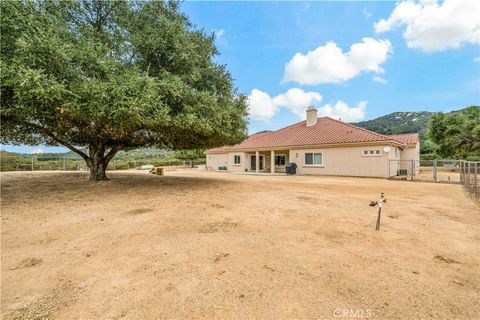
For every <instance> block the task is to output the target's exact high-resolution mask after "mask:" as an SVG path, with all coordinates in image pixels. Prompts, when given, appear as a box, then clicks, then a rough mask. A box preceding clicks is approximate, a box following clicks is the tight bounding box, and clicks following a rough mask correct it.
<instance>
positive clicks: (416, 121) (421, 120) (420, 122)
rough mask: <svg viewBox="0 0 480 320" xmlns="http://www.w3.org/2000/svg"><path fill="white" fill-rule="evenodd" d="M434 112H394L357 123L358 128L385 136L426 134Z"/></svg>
mask: <svg viewBox="0 0 480 320" xmlns="http://www.w3.org/2000/svg"><path fill="white" fill-rule="evenodd" d="M432 114H433V112H427V111H420V112H394V113H390V114H387V115H386V116H382V117H379V118H376V119H372V120H368V121H362V122H358V123H355V125H356V126H359V127H362V128H365V129H368V130H372V131H375V132H378V133H383V134H396V133H414V132H421V133H425V132H426V129H427V127H428V120H429V119H430V117H431V115H432Z"/></svg>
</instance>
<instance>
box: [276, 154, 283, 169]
mask: <svg viewBox="0 0 480 320" xmlns="http://www.w3.org/2000/svg"><path fill="white" fill-rule="evenodd" d="M275 165H276V166H284V165H285V155H284V154H276V155H275Z"/></svg>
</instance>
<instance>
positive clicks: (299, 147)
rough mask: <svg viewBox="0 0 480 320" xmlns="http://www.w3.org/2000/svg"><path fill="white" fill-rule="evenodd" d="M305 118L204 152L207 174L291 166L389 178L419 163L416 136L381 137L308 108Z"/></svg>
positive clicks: (307, 170) (273, 170)
mask: <svg viewBox="0 0 480 320" xmlns="http://www.w3.org/2000/svg"><path fill="white" fill-rule="evenodd" d="M306 113H307V117H306V120H305V121H301V122H298V123H295V124H293V125H291V126H288V127H285V128H282V129H280V130H276V131H264V132H259V133H256V134H253V135H251V136H249V137H248V138H247V139H246V140H245V141H243V142H241V143H239V144H237V145H233V146H224V147H220V148H213V149H209V150H207V151H206V152H205V153H206V156H207V169H210V170H222V169H223V170H225V169H226V170H228V171H231V172H257V173H259V172H269V173H277V172H285V165H286V164H287V163H289V162H295V163H296V164H297V174H313V175H339V176H361V177H391V176H394V175H397V174H398V173H399V172H400V169H404V170H405V169H409V168H411V162H412V161H411V160H414V161H415V162H416V163H418V161H419V158H420V139H419V135H418V134H417V133H413V134H396V135H384V134H379V133H376V132H373V131H370V130H367V129H364V128H360V127H357V126H354V125H352V124H348V123H345V122H342V121H340V120H335V119H332V118H329V117H321V118H318V117H317V110H316V109H314V108H308V109H307V111H306ZM394 160H395V161H394ZM405 160H409V161H405Z"/></svg>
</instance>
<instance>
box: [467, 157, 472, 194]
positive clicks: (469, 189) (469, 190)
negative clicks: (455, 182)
mask: <svg viewBox="0 0 480 320" xmlns="http://www.w3.org/2000/svg"><path fill="white" fill-rule="evenodd" d="M468 192H472V190H471V188H470V161H468Z"/></svg>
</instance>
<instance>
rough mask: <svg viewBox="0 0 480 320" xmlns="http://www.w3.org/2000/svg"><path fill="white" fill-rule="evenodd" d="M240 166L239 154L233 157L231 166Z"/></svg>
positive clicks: (240, 157) (240, 158)
mask: <svg viewBox="0 0 480 320" xmlns="http://www.w3.org/2000/svg"><path fill="white" fill-rule="evenodd" d="M237 157H238V162H237ZM241 164H242V156H241V155H239V154H234V155H233V165H234V166H239V165H241Z"/></svg>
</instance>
